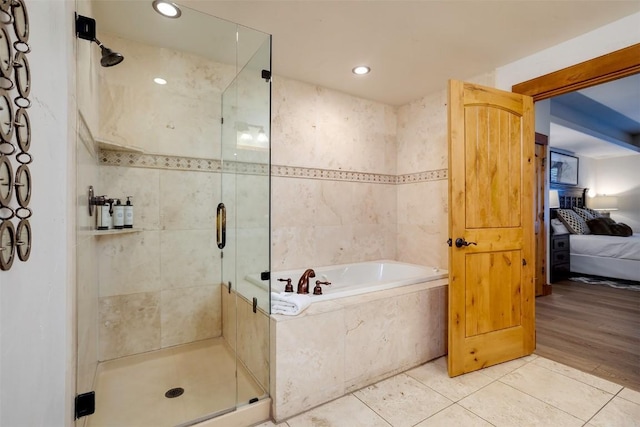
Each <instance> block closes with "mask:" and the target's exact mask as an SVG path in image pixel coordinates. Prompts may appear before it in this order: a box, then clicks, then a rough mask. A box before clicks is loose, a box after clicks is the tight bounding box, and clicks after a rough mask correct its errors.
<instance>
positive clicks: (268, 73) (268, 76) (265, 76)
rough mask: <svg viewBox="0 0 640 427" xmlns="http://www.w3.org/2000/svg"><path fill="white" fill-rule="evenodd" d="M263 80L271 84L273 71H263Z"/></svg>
mask: <svg viewBox="0 0 640 427" xmlns="http://www.w3.org/2000/svg"><path fill="white" fill-rule="evenodd" d="M262 78H263V79H264V81H265V82H267V83H268V82H269V80H271V71H269V70H262Z"/></svg>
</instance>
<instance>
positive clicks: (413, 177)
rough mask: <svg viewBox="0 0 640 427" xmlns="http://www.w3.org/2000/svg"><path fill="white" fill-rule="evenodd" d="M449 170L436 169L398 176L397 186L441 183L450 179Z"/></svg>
mask: <svg viewBox="0 0 640 427" xmlns="http://www.w3.org/2000/svg"><path fill="white" fill-rule="evenodd" d="M448 172H449V171H448V169H435V170H431V171H424V172H417V173H409V174H405V175H398V176H397V179H398V180H397V182H396V184H412V183H414V182H425V181H440V180H446V179H447V178H448V177H449V173H448Z"/></svg>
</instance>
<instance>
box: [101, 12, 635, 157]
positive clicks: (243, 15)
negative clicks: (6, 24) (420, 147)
mask: <svg viewBox="0 0 640 427" xmlns="http://www.w3.org/2000/svg"><path fill="white" fill-rule="evenodd" d="M92 3H93V16H94V17H95V18H96V19H97V21H98V22H97V30H98V38H99V37H100V34H101V33H103V32H108V33H114V34H118V35H121V36H125V37H128V38H131V39H134V40H140V41H143V42H147V43H151V44H157V45H161V46H166V47H170V48H175V49H181V50H186V51H191V52H194V53H198V54H201V55H208V54H209V53H212V52H213V51H218V52H217V53H218V55H219V54H220V53H221V51H220V49H221V47H223V46H225V45H226V46H231V47H233V40H230V39H229V36H228V34H229V33H230V32H229V28H231V30H232V31H231V33H232V34H233V33H234V32H233V30H234V28H235V26H234V25H233V24H232V23H238V24H241V25H243V26H246V27H250V28H255V29H257V30H260V31H263V32H265V33H268V34H272V35H273V42H272V43H273V66H272V71H273V72H274V74H275V76H276V78H277V76H279V75H280V76H285V77H288V78H292V79H296V80H300V81H304V82H308V83H311V84H315V85H319V86H323V87H327V88H330V89H334V90H338V91H341V92H345V93H348V94H351V95H354V96H358V97H362V98H366V99H371V100H375V101H379V102H383V103H385V104H389V105H403V104H406V103H408V102H410V101H413V100H416V99H419V98H421V97H423V96H424V95H427V94H429V93H433V92H434V91H437V90H441V89H442V88H443V87H445V84H446V81H447V80H448V79H449V78H457V79H468V78H471V77H473V76H476V75H479V74H481V73H485V72H487V71H491V70H493V69H495V68H497V67H499V66H502V65H505V64H508V63H510V62H513V61H515V60H517V59H519V58H523V57H526V56H528V55H531V54H533V53H535V52H538V51H540V50H543V49H545V48H548V47H551V46H554V45H556V44H558V43H560V42H563V41H566V40H568V39H570V38H573V37H576V36H578V35H581V34H584V33H586V32H588V31H591V30H593V29H595V28H598V27H600V26H603V25H606V24H608V23H610V22H613V21H615V20H617V19H620V18H623V17H625V16H627V15H630V14H633V13H635V12H638V11H640V1H638V0H633V1H610V0H605V1H599V0H589V1H541V0H523V1H515V0H511V1H485V0H468V1H463V0H459V1H453V0H441V1H437V0H422V1H420V0H414V1H403V0H383V1H371V0H361V1H346V0H320V1H318V0H316V1H307V0H297V1H295V0H289V1H283V0H276V1H271V0H253V1H245V0H233V1H218V0H184V1H180V0H178V1H177V3H178V4H180V5H181V6H187V8H185V13H183V17H182V18H180V19H178V20H172V19H166V18H163V17H160V16H159V15H158V14H157V13H155V12H154V11H153V9H152V7H151V0H94V1H93V2H92ZM188 8H192V9H194V10H195V11H200V12H204V13H206V14H210V15H213V16H216V17H219V18H222V19H225V20H227V21H230V22H228V23H220V22H219V23H217V24H216V25H212V24H211V22H212V20H211V18H210V17H207V16H206V15H203V14H199V13H195V12H194V11H192V10H189V9H188ZM185 18H186V19H185ZM214 27H219V28H214ZM638 28H639V30H638V31H640V22H638ZM176 34H180V37H176ZM245 35H248V33H247V32H244V33H243V36H245ZM261 40H263V39H261V38H260V37H258V38H257V39H254V40H251V41H250V42H251V43H253V44H254V45H256V44H257V43H261ZM252 49H253V47H252ZM252 51H253V50H252ZM122 53H123V54H124V55H125V58H126V55H127V53H126V51H123V52H122ZM235 53H236V52H235V51H234V50H233V49H231V50H230V51H227V52H222V54H223V56H224V55H227V56H233V55H235ZM218 58H220V57H218ZM360 64H366V65H369V66H370V67H371V68H372V72H371V73H370V74H369V75H367V76H355V75H353V74H352V73H351V69H352V68H353V67H354V66H356V65H360ZM614 83H615V82H614ZM639 87H640V86H639ZM638 90H639V91H640V89H638ZM583 93H584V94H585V95H587V96H589V97H592V98H593V99H596V100H597V101H598V102H601V103H603V104H605V105H608V106H610V107H611V108H613V109H615V110H617V111H620V112H622V113H623V114H625V115H627V116H628V117H630V118H633V119H635V120H636V121H639V122H640V117H638V116H640V109H639V108H637V103H638V99H640V95H637V93H638V92H630V91H629V90H628V88H627V87H625V86H623V85H622V84H618V85H617V86H614V85H611V86H607V89H603V88H592V89H587V90H585V91H583ZM551 137H552V139H551V141H552V144H557V145H558V146H561V147H558V148H565V149H568V150H570V151H574V152H576V153H578V154H580V155H588V156H590V157H600V158H603V157H612V156H618V155H621V154H620V153H621V151H620V150H623V149H620V148H619V147H615V146H613V145H612V144H609V143H606V142H604V141H599V142H598V141H597V140H596V139H595V138H592V137H589V136H588V135H585V134H582V133H580V132H576V131H572V130H570V129H567V128H562V129H561V127H560V126H558V125H554V126H553V128H552V135H551ZM587 146H589V147H590V148H589V149H588V150H587V151H586V153H589V154H584V153H583V152H581V150H582V149H584V148H585V147H587ZM568 147H569V148H568ZM625 152H626V153H628V152H629V151H628V150H625Z"/></svg>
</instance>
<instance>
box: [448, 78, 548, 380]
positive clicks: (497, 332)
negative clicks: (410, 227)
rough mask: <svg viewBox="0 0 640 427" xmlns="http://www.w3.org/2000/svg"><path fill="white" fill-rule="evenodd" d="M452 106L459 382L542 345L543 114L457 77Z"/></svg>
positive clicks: (452, 368)
mask: <svg viewBox="0 0 640 427" xmlns="http://www.w3.org/2000/svg"><path fill="white" fill-rule="evenodd" d="M448 105H449V175H450V177H449V233H450V234H449V235H450V236H451V238H452V240H453V244H452V245H451V249H450V251H449V356H448V364H449V366H448V368H449V375H450V376H456V375H460V374H463V373H465V372H471V371H475V370H477V369H480V368H484V367H486V366H491V365H495V364H497V363H501V362H505V361H508V360H511V359H515V358H518V357H521V356H525V355H528V354H531V353H532V352H533V350H534V348H535V313H534V310H535V297H534V282H533V277H534V269H535V253H534V207H533V192H534V165H535V157H534V112H533V111H534V110H533V99H532V98H530V97H528V96H524V95H517V94H513V93H510V92H504V91H500V90H496V89H492V88H486V87H482V86H477V85H473V84H469V83H465V82H460V81H453V80H452V81H450V82H449V103H448ZM458 239H462V240H461V241H459V242H456V241H457V240H458ZM456 243H458V244H456ZM458 246H459V247H458Z"/></svg>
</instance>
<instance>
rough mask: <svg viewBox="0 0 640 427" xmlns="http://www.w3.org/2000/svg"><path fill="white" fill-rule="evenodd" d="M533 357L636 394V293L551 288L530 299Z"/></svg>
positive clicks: (639, 314) (639, 355)
mask: <svg viewBox="0 0 640 427" xmlns="http://www.w3.org/2000/svg"><path fill="white" fill-rule="evenodd" d="M535 353H536V354H537V355H539V356H543V357H546V358H548V359H551V360H555V361H556V362H560V363H563V364H565V365H568V366H572V367H574V368H576V369H580V370H582V371H584V372H589V373H591V374H593V375H596V376H599V377H601V378H604V379H607V380H609V381H613V382H615V383H618V384H621V385H623V386H625V387H629V388H631V389H634V390H636V391H640V292H637V291H630V290H625V289H616V288H611V287H608V286H603V285H587V284H583V283H579V282H571V281H569V280H565V281H561V282H558V283H554V284H553V293H552V294H551V295H547V296H542V297H537V298H536V351H535Z"/></svg>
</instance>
